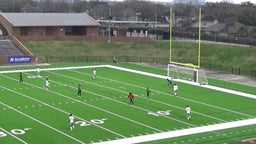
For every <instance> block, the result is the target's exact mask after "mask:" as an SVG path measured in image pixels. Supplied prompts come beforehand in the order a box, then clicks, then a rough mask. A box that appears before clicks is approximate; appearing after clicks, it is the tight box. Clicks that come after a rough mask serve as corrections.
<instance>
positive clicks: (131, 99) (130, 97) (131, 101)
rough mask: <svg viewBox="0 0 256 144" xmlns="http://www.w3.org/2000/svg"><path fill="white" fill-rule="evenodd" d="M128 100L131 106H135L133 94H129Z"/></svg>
mask: <svg viewBox="0 0 256 144" xmlns="http://www.w3.org/2000/svg"><path fill="white" fill-rule="evenodd" d="M128 98H129V99H130V103H129V105H131V104H132V105H133V99H134V95H133V94H132V93H131V92H130V93H129V95H128Z"/></svg>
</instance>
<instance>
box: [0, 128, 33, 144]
mask: <svg viewBox="0 0 256 144" xmlns="http://www.w3.org/2000/svg"><path fill="white" fill-rule="evenodd" d="M0 130H2V131H4V132H5V133H7V134H8V135H10V136H12V137H14V138H15V139H17V140H18V141H20V142H21V143H23V144H28V143H27V142H25V141H24V140H22V139H20V138H18V137H16V136H15V135H13V134H12V133H10V132H8V131H7V130H5V129H3V128H2V127H0Z"/></svg>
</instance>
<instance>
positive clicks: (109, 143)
mask: <svg viewBox="0 0 256 144" xmlns="http://www.w3.org/2000/svg"><path fill="white" fill-rule="evenodd" d="M97 67H107V68H112V69H117V70H122V71H127V72H132V73H136V74H141V75H146V76H151V77H156V78H161V79H166V78H167V76H163V75H158V74H153V73H149V72H142V71H138V70H132V69H128V68H123V67H118V66H113V65H94V66H78V67H62V68H46V69H41V71H50V70H69V69H81V68H97ZM31 71H37V70H36V69H30V70H11V71H0V74H3V73H17V72H31ZM175 81H178V82H181V83H186V84H190V85H194V86H199V87H204V88H208V89H213V90H217V91H221V92H225V93H230V94H235V95H238V96H243V97H248V98H252V99H256V95H253V94H248V93H244V92H239V91H235V90H229V89H225V88H221V87H216V86H211V85H200V84H199V83H196V82H192V81H186V80H181V79H175ZM253 124H256V118H253V119H247V120H240V121H234V122H227V123H221V124H215V125H209V126H202V127H195V128H188V129H183V130H176V131H170V132H163V133H156V134H149V135H143V136H137V137H131V138H123V139H118V140H111V141H106V142H100V143H98V144H120V143H122V144H131V143H140V142H147V141H154V140H160V139H167V138H173V137H178V136H185V135H190V134H198V133H203V132H210V131H216V130H223V129H228V128H235V127H240V126H247V125H253Z"/></svg>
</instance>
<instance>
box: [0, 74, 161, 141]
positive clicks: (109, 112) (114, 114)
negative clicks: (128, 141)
mask: <svg viewBox="0 0 256 144" xmlns="http://www.w3.org/2000/svg"><path fill="white" fill-rule="evenodd" d="M3 77H6V78H8V79H11V80H14V81H17V80H16V79H14V78H11V77H7V76H4V75H3ZM51 81H52V82H53V80H51ZM24 84H27V85H30V86H32V87H36V88H38V89H42V90H45V89H43V88H42V87H39V86H35V85H32V84H29V83H24ZM59 84H62V83H59ZM0 87H1V86H0ZM48 92H51V93H54V94H56V95H59V96H61V97H64V98H67V99H70V100H73V101H76V102H78V103H81V104H83V105H87V106H90V107H92V108H94V109H98V110H100V111H103V112H106V113H108V114H111V115H113V116H116V117H119V118H122V119H125V120H127V121H130V122H132V123H136V124H138V125H141V126H144V127H147V128H150V129H152V130H155V131H158V132H162V131H161V130H159V129H156V128H153V127H151V126H148V125H145V124H143V123H140V122H137V121H135V120H132V119H129V118H127V117H124V116H121V115H119V114H116V113H113V112H111V111H108V110H105V109H102V108H99V107H96V106H94V105H91V104H88V103H85V102H82V101H80V100H77V99H73V98H70V97H68V96H66V95H63V94H60V93H57V92H54V91H50V90H48ZM28 98H30V97H28ZM36 101H38V100H36ZM47 105H48V104H47ZM49 106H50V105H49ZM51 107H52V106H51ZM56 109H57V108H56ZM89 123H90V122H89ZM91 124H92V125H95V124H93V123H91ZM95 126H97V127H100V128H102V129H104V130H107V131H109V132H111V133H113V134H116V135H118V136H120V137H125V136H123V135H121V134H119V133H117V132H114V131H111V130H109V129H106V128H104V127H101V126H99V125H95Z"/></svg>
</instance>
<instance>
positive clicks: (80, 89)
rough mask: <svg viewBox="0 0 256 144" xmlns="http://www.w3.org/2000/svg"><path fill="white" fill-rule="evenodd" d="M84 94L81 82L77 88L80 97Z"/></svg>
mask: <svg viewBox="0 0 256 144" xmlns="http://www.w3.org/2000/svg"><path fill="white" fill-rule="evenodd" d="M81 94H82V86H81V84H79V85H78V88H77V96H78V97H80V96H81Z"/></svg>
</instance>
